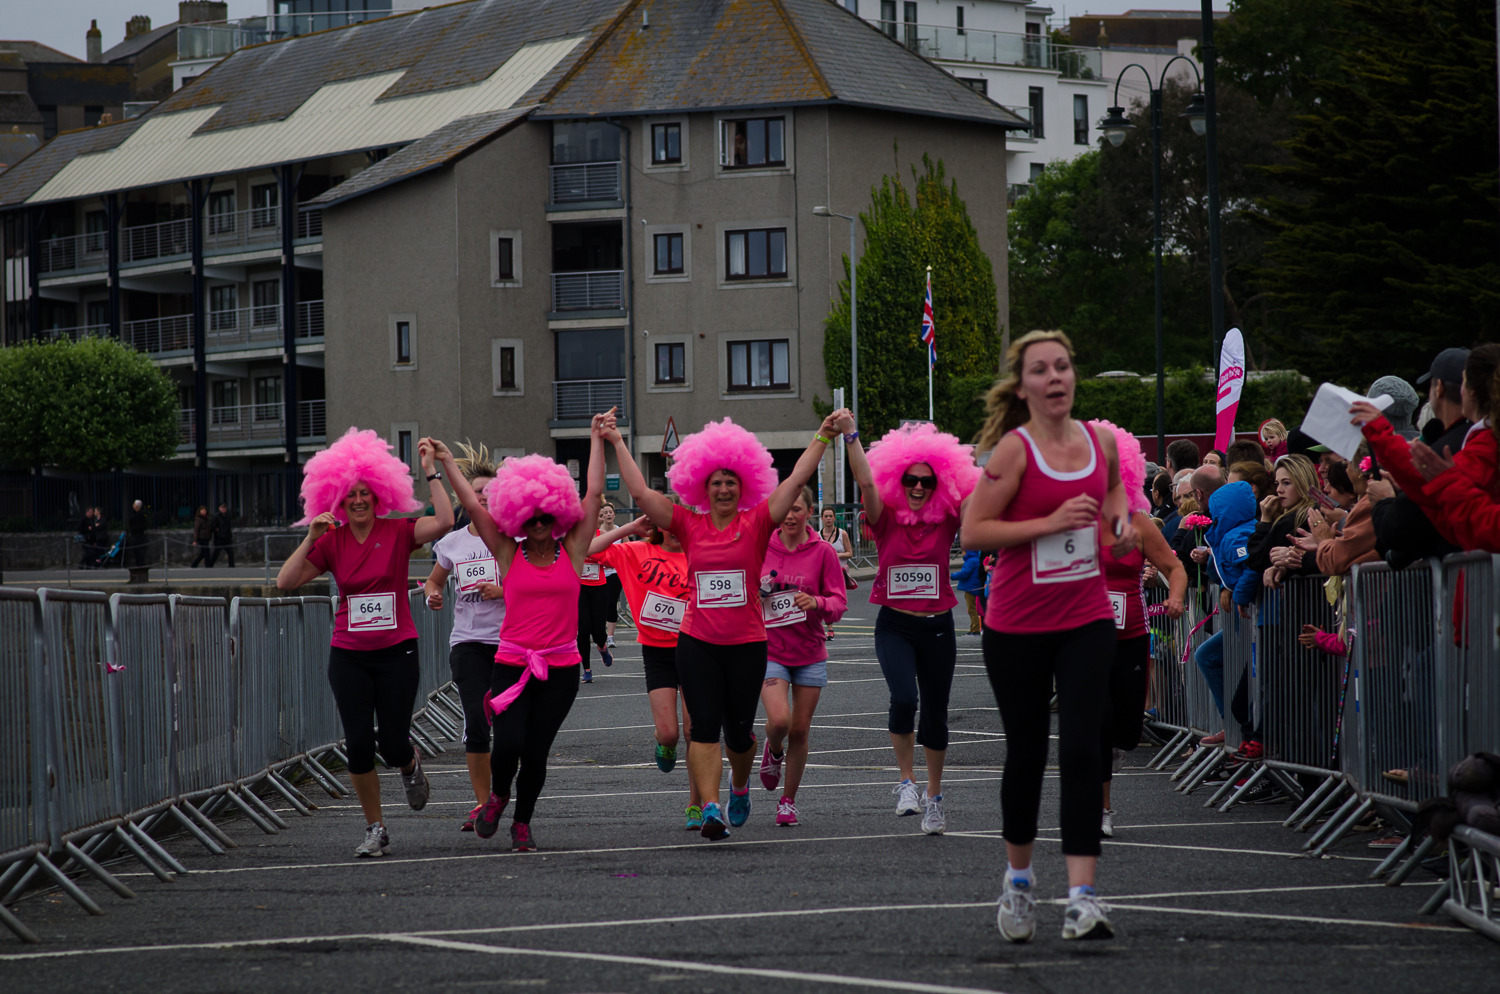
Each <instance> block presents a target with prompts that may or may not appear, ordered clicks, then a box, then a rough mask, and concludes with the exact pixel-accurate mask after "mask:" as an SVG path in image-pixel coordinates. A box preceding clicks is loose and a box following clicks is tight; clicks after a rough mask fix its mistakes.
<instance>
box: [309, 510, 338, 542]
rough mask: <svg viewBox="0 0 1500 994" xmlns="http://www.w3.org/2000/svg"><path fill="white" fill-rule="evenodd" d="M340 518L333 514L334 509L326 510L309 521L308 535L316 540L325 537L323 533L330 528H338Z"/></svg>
mask: <svg viewBox="0 0 1500 994" xmlns="http://www.w3.org/2000/svg"><path fill="white" fill-rule="evenodd" d="M338 526H339V519H338V518H335V517H334V516H333V512H332V511H324V512H323V513H322V514H320V515H318V516H317V517H316V518H313V519H312V520H311V521H309V522H308V523H307V537H308V538H310V539H312V540H313V541H314V542H316V541H317V540H318V539H320V538H322V537H323V533H324V532H326V531H327V530H328V529H330V528H337V527H338Z"/></svg>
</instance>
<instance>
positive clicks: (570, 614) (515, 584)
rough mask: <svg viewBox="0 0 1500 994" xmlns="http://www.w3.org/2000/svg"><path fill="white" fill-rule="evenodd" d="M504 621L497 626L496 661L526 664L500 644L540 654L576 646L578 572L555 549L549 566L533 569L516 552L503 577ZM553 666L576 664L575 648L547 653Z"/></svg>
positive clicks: (521, 553) (518, 664)
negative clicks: (498, 631) (571, 645)
mask: <svg viewBox="0 0 1500 994" xmlns="http://www.w3.org/2000/svg"><path fill="white" fill-rule="evenodd" d="M503 586H504V588H505V621H504V622H502V623H501V625H500V642H501V648H500V651H499V652H498V653H497V654H496V655H495V660H496V661H497V662H501V663H505V664H506V665H509V666H523V665H525V663H526V660H525V659H524V658H522V657H521V656H519V655H517V654H515V653H509V652H506V650H505V644H506V643H509V644H511V645H517V646H522V647H524V648H527V649H530V650H532V651H533V652H543V651H545V650H547V649H552V648H556V647H558V646H563V645H567V644H570V643H572V644H574V645H576V644H577V642H578V588H579V586H580V583H579V580H578V574H577V573H576V572H574V571H573V564H572V563H570V562H569V561H568V554H567V552H566V551H564V550H563V549H561V548H559V549H558V553H557V559H556V560H555V561H554V562H553V563H552V565H551V566H546V567H537V566H533V565H532V564H531V563H530V562H529V561H528V560H527V558H526V553H525V552H524V551H523V550H522V549H517V550H516V557H515V558H514V559H512V560H511V563H510V571H509V572H508V573H506V574H505V583H504V584H503ZM548 655H549V658H548V660H547V662H548V664H549V665H552V666H565V665H568V664H570V663H572V664H576V663H577V662H578V661H579V657H578V650H577V649H576V648H574V649H573V650H572V652H571V653H566V652H558V653H555V654H553V653H549V654H548Z"/></svg>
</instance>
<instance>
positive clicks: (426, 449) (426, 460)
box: [417, 438, 437, 476]
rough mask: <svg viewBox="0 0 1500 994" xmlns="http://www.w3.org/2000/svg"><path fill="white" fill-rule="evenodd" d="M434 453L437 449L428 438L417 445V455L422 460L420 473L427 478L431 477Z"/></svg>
mask: <svg viewBox="0 0 1500 994" xmlns="http://www.w3.org/2000/svg"><path fill="white" fill-rule="evenodd" d="M436 451H437V449H436V447H435V446H434V445H433V442H432V439H430V438H424V439H422V440H421V441H419V442H418V443H417V455H418V457H420V458H421V460H422V472H423V473H424V474H425V475H427V476H431V475H432V469H433V460H434V459H435V458H436Z"/></svg>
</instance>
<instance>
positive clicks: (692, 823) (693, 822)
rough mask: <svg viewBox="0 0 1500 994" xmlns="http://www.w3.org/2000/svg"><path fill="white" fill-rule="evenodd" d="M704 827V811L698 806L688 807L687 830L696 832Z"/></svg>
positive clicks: (690, 805) (691, 805)
mask: <svg viewBox="0 0 1500 994" xmlns="http://www.w3.org/2000/svg"><path fill="white" fill-rule="evenodd" d="M702 827H703V809H702V808H700V807H698V805H696V804H689V805H688V806H687V830H688V831H689V832H696V831H697V830H698V829H700V828H702Z"/></svg>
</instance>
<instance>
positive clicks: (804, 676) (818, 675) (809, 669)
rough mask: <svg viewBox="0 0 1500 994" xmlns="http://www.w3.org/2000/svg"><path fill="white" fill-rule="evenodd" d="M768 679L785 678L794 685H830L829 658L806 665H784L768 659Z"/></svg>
mask: <svg viewBox="0 0 1500 994" xmlns="http://www.w3.org/2000/svg"><path fill="white" fill-rule="evenodd" d="M766 679H767V680H785V681H786V682H787V683H789V684H791V685H792V686H794V687H826V686H828V660H826V659H824V660H820V661H818V662H816V663H808V664H807V665H806V666H783V665H781V664H780V663H776V662H772V661H771V660H769V659H768V660H766Z"/></svg>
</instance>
